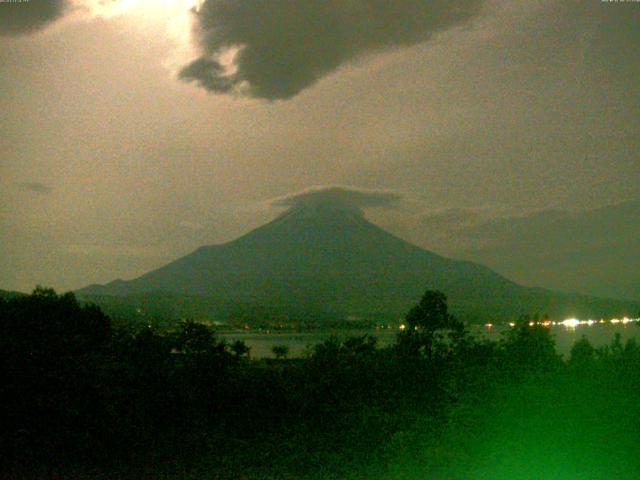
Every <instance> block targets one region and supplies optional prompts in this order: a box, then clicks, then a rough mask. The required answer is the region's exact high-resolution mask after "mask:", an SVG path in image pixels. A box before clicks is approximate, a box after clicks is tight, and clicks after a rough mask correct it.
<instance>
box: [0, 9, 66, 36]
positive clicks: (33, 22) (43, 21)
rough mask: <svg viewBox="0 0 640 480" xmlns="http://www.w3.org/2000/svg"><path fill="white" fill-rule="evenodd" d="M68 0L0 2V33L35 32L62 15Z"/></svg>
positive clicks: (20, 33)
mask: <svg viewBox="0 0 640 480" xmlns="http://www.w3.org/2000/svg"><path fill="white" fill-rule="evenodd" d="M68 7H69V0H29V1H23V2H11V1H9V2H0V35H23V34H30V33H35V32H37V31H38V30H41V29H43V28H45V27H46V26H47V25H49V24H50V23H51V22H53V21H55V20H57V19H59V18H60V17H62V16H63V15H64V13H65V12H66V10H67V8H68Z"/></svg>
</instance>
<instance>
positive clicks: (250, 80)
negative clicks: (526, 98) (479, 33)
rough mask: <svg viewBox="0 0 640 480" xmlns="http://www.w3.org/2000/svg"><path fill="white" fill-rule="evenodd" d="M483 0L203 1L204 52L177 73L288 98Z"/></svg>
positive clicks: (469, 12) (453, 20)
mask: <svg viewBox="0 0 640 480" xmlns="http://www.w3.org/2000/svg"><path fill="white" fill-rule="evenodd" d="M483 3H484V0H456V1H452V0H393V1H389V0H349V1H346V0H345V1H335V0H271V1H268V2H267V1H261V0H205V1H204V2H203V4H202V5H201V6H200V8H199V9H196V10H194V14H195V17H196V29H195V34H196V40H197V42H198V45H199V47H200V49H201V56H200V57H199V58H198V59H196V60H195V61H193V62H192V63H190V64H189V65H187V66H185V67H184V68H183V69H182V71H181V72H180V74H179V76H180V78H182V79H183V80H186V81H192V82H195V83H197V84H199V85H200V86H202V87H203V88H205V89H207V90H209V91H212V92H216V93H229V92H234V93H238V92H241V93H244V94H247V95H249V96H253V97H259V98H264V99H268V100H276V99H287V98H291V97H293V96H295V95H297V94H298V93H300V92H301V91H302V90H304V89H305V88H308V87H309V86H311V85H313V84H314V83H315V82H317V81H318V80H320V79H321V78H323V77H324V76H326V75H328V74H329V73H331V72H333V71H334V70H336V69H337V68H339V67H340V66H341V65H344V64H345V63H347V62H349V61H352V60H355V59H358V58H360V57H363V56H365V55H367V54H370V53H372V52H377V51H381V50H385V49H390V48H394V47H399V46H410V45H415V44H418V43H422V42H425V41H427V40H428V39H429V38H430V37H431V36H432V35H433V34H434V33H437V32H439V31H443V30H446V29H448V28H451V27H453V26H456V25H459V24H461V23H463V22H466V21H468V20H470V19H472V18H474V17H476V16H477V15H478V14H479V13H480V11H481V8H482V5H483ZM230 53H235V55H233V58H232V59H231V60H229V54H230ZM225 59H226V61H225Z"/></svg>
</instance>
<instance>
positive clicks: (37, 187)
mask: <svg viewBox="0 0 640 480" xmlns="http://www.w3.org/2000/svg"><path fill="white" fill-rule="evenodd" d="M20 188H21V189H22V190H25V191H27V192H33V193H40V194H43V195H44V194H48V193H51V192H52V191H53V189H52V188H51V187H49V186H48V185H45V184H44V183H39V182H24V183H21V184H20Z"/></svg>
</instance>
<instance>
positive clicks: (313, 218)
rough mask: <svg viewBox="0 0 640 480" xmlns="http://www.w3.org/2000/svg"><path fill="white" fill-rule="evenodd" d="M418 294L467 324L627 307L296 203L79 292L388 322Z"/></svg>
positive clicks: (347, 211) (358, 216)
mask: <svg viewBox="0 0 640 480" xmlns="http://www.w3.org/2000/svg"><path fill="white" fill-rule="evenodd" d="M427 288H431V289H440V290H442V291H444V292H445V293H446V294H447V295H448V297H449V299H450V303H451V305H452V310H453V311H454V313H457V314H459V315H463V316H464V317H465V318H467V319H475V320H484V319H488V318H492V317H495V316H500V317H502V318H507V317H508V318H511V317H514V316H518V315H520V314H522V313H526V312H534V311H537V312H548V313H549V314H555V315H565V314H567V315H569V314H572V315H579V314H582V315H590V316H602V315H605V314H607V313H614V312H615V313H624V312H623V310H625V309H631V308H633V305H626V304H625V303H624V302H609V301H605V300H599V299H595V298H588V297H578V296H569V295H560V294H555V293H552V292H548V291H545V290H542V289H529V288H525V287H522V286H519V285H517V284H515V283H514V282H511V281H510V280H508V279H506V278H504V277H502V276H500V275H498V274H497V273H495V272H493V271H492V270H490V269H488V268H486V267H484V266H482V265H479V264H476V263H472V262H465V261H455V260H450V259H447V258H444V257H442V256H439V255H437V254H435V253H433V252H430V251H428V250H424V249H421V248H419V247H417V246H415V245H412V244H410V243H407V242H405V241H403V240H401V239H400V238H398V237H395V236H394V235H392V234H390V233H388V232H386V231H385V230H383V229H381V228H379V227H377V226H375V225H374V224H372V223H370V222H368V221H367V220H366V219H365V218H364V216H363V214H362V212H361V211H360V210H359V209H358V208H356V207H354V206H353V205H349V204H347V203H341V202H319V203H311V204H309V203H304V204H300V205H295V206H293V207H292V208H290V209H289V210H288V211H287V212H285V213H284V214H283V215H281V216H280V217H278V218H276V219H275V220H273V221H272V222H270V223H268V224H266V225H264V226H262V227H260V228H257V229H255V230H253V231H251V232H249V233H248V234H246V235H244V236H242V237H240V238H238V239H236V240H234V241H232V242H229V243H226V244H222V245H212V246H205V247H201V248H199V249H197V250H196V251H194V252H192V253H191V254H189V255H186V256H184V257H182V258H180V259H178V260H176V261H174V262H172V263H169V264H167V265H165V266H164V267H161V268H159V269H157V270H154V271H152V272H149V273H147V274H145V275H142V276H141V277H139V278H136V279H134V280H131V281H121V280H118V281H115V282H112V283H110V284H107V285H104V286H91V287H87V288H85V289H83V290H80V291H79V292H78V293H79V294H80V295H81V296H87V295H92V296H96V295H101V296H105V295H111V296H132V295H138V296H140V295H150V294H152V293H154V292H156V293H157V292H166V293H169V294H172V295H179V296H180V295H182V296H198V297H205V298H208V299H210V300H211V304H212V305H214V306H215V305H216V304H218V305H231V304H234V303H235V304H247V305H258V306H271V307H273V308H276V309H277V310H278V311H280V312H287V311H290V312H295V313H296V314H305V315H309V316H313V315H316V314H322V315H325V316H326V315H334V316H339V317H343V318H346V317H367V318H372V317H393V318H397V317H399V316H401V315H402V314H404V313H405V312H406V311H407V309H408V308H410V307H411V306H412V305H413V304H415V303H416V302H417V301H418V299H419V298H420V295H421V294H422V293H423V292H424V290H425V289H427ZM212 308H213V310H215V308H214V307H212ZM218 311H219V309H218Z"/></svg>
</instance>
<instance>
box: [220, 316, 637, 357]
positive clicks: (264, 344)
mask: <svg viewBox="0 0 640 480" xmlns="http://www.w3.org/2000/svg"><path fill="white" fill-rule="evenodd" d="M569 320H571V319H569ZM614 320H616V319H614ZM624 320H625V319H620V320H617V321H610V322H606V323H600V322H595V321H579V320H577V323H574V322H570V323H571V324H568V323H565V322H559V323H557V324H555V325H549V326H548V328H550V329H551V333H552V335H553V337H554V339H555V341H556V348H557V350H558V352H559V353H560V354H562V355H564V356H565V358H566V357H568V356H569V352H570V350H571V347H572V346H573V344H574V343H575V342H576V341H577V340H580V338H582V337H583V336H584V337H586V338H587V340H589V342H591V344H592V345H593V346H594V347H596V348H597V347H602V346H604V345H606V344H609V343H611V341H612V340H613V338H614V336H615V334H616V333H619V334H620V337H621V340H622V342H623V343H624V342H626V341H627V340H628V339H631V338H635V339H637V340H638V341H640V328H639V326H640V324H639V323H635V321H636V319H632V320H629V319H627V320H628V321H624ZM488 325H491V326H488ZM509 328H510V327H509V326H501V325H492V324H487V325H472V326H470V327H469V330H470V332H471V333H472V334H473V335H474V336H477V337H479V338H487V339H490V340H495V341H497V340H499V339H500V338H501V337H502V334H503V332H505V331H506V330H509ZM397 333H398V331H395V330H373V329H371V330H334V331H327V332H305V333H292V332H289V333H284V332H272V333H258V332H233V333H225V334H221V335H220V337H221V338H223V339H226V340H227V341H229V342H232V341H234V340H242V341H244V342H245V343H246V344H247V345H248V346H249V347H251V357H252V358H270V357H273V356H274V355H273V353H272V351H271V349H272V348H273V347H274V346H275V345H286V346H288V347H289V356H290V357H302V356H304V355H306V354H307V353H308V352H310V351H311V348H312V347H313V345H316V344H318V343H321V342H323V341H325V340H326V339H328V338H329V337H330V336H331V335H336V336H338V337H340V338H345V337H349V336H355V335H360V336H362V335H365V334H366V335H370V336H373V337H375V338H376V339H377V340H378V345H379V346H386V345H391V344H392V343H394V342H395V340H396V335H397Z"/></svg>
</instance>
